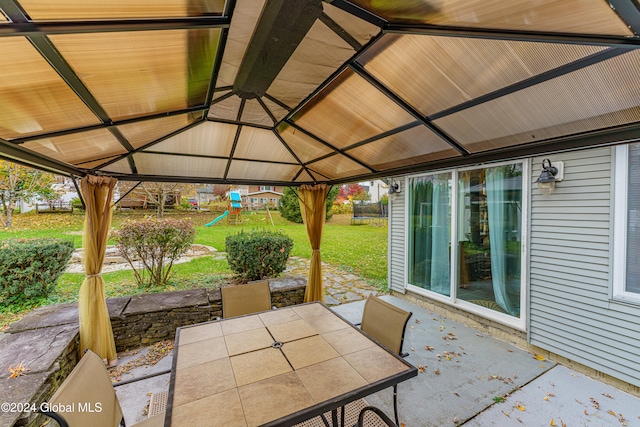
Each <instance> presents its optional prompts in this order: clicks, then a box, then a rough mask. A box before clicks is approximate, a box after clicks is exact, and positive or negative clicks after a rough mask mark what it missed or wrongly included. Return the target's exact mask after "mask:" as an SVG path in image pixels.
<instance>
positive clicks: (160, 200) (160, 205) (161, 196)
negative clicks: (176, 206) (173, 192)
mask: <svg viewBox="0 0 640 427" xmlns="http://www.w3.org/2000/svg"><path fill="white" fill-rule="evenodd" d="M166 199H167V195H166V193H165V192H164V191H162V190H160V192H159V194H158V218H162V217H163V216H164V202H165V200H166Z"/></svg>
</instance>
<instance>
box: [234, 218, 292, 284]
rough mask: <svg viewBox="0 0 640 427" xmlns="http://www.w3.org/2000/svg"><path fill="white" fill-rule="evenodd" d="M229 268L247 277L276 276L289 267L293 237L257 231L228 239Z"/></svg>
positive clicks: (255, 278)
mask: <svg viewBox="0 0 640 427" xmlns="http://www.w3.org/2000/svg"><path fill="white" fill-rule="evenodd" d="M225 244H226V250H227V261H228V262H229V268H230V269H231V270H232V271H234V272H236V273H238V274H239V275H241V276H242V277H243V278H244V279H246V280H259V279H264V278H267V277H275V276H277V275H278V274H280V273H282V272H283V271H284V269H285V267H286V266H287V259H288V258H289V252H290V251H291V248H292V247H293V240H292V239H291V238H290V237H289V236H287V235H285V234H283V233H281V232H274V231H264V230H254V231H251V232H249V233H245V232H244V231H241V232H240V233H237V234H233V235H229V236H227V238H226V239H225Z"/></svg>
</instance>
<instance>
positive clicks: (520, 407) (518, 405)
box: [516, 402, 524, 411]
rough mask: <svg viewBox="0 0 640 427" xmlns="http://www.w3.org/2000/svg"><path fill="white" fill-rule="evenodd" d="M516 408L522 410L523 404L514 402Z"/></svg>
mask: <svg viewBox="0 0 640 427" xmlns="http://www.w3.org/2000/svg"><path fill="white" fill-rule="evenodd" d="M516 409H517V410H518V411H524V405H521V404H520V403H519V402H518V403H516Z"/></svg>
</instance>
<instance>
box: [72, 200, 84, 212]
mask: <svg viewBox="0 0 640 427" xmlns="http://www.w3.org/2000/svg"><path fill="white" fill-rule="evenodd" d="M69 203H70V204H71V206H73V209H84V207H83V206H82V201H81V200H80V197H74V198H73V199H71V200H69Z"/></svg>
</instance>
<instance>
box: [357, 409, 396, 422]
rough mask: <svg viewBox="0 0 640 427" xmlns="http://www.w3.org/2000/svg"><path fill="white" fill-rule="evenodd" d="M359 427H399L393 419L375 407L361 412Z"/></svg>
mask: <svg viewBox="0 0 640 427" xmlns="http://www.w3.org/2000/svg"><path fill="white" fill-rule="evenodd" d="M358 427H398V425H397V424H395V423H394V422H393V421H391V419H390V418H389V417H388V416H387V414H385V413H384V412H382V411H381V410H380V409H378V408H376V407H375V406H367V407H366V408H363V409H362V411H360V415H359V416H358Z"/></svg>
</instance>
